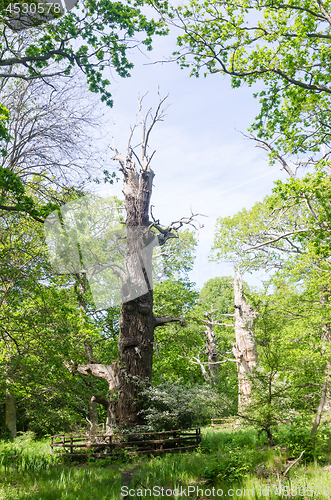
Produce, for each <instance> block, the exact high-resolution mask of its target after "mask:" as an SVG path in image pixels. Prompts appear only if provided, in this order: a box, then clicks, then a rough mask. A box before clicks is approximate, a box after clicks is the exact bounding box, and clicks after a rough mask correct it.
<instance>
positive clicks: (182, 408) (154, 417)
mask: <svg viewBox="0 0 331 500" xmlns="http://www.w3.org/2000/svg"><path fill="white" fill-rule="evenodd" d="M142 396H143V397H144V398H145V399H146V402H147V404H146V406H148V408H147V409H145V410H143V411H142V413H143V414H144V415H145V418H146V421H147V424H148V426H149V427H150V428H151V429H152V430H155V431H158V430H172V429H176V428H177V429H188V428H190V427H192V426H194V425H198V424H201V425H202V424H205V423H210V419H211V418H212V417H215V416H222V415H224V414H226V412H227V408H228V407H229V402H228V401H227V399H226V398H225V397H224V396H221V395H220V394H218V392H217V390H216V389H214V388H212V387H210V386H208V385H207V384H205V385H193V386H191V385H181V384H180V383H179V382H176V383H172V382H169V381H164V382H162V383H161V384H160V385H158V386H151V387H149V388H145V389H144V390H143V391H142Z"/></svg>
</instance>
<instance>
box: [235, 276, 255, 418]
mask: <svg viewBox="0 0 331 500" xmlns="http://www.w3.org/2000/svg"><path fill="white" fill-rule="evenodd" d="M233 289H234V302H235V313H234V317H235V324H234V330H235V334H236V342H235V344H233V354H234V356H235V358H236V361H237V369H238V391H239V395H238V412H239V413H240V412H242V410H243V408H244V406H245V405H246V404H247V403H249V402H250V393H251V382H250V380H249V377H248V375H249V374H250V373H252V370H253V368H254V367H255V366H256V365H257V358H258V355H257V347H256V341H255V339H254V319H255V317H256V313H255V312H254V310H253V308H252V306H251V305H250V304H246V299H245V295H244V292H243V284H242V278H241V275H240V273H239V271H238V272H235V276H234V282H233Z"/></svg>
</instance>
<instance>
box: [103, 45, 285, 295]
mask: <svg viewBox="0 0 331 500" xmlns="http://www.w3.org/2000/svg"><path fill="white" fill-rule="evenodd" d="M175 49H176V47H175V44H174V36H173V35H172V36H171V37H162V38H158V39H155V42H154V50H153V51H152V52H150V53H148V55H146V54H143V53H140V52H137V51H136V50H135V51H132V54H131V60H132V61H133V62H134V64H135V68H134V69H133V70H132V76H131V78H128V79H121V78H119V77H117V76H116V75H112V77H111V81H112V84H111V91H112V94H113V98H114V107H113V108H112V109H107V110H106V111H105V113H106V120H107V123H108V128H109V130H111V133H112V134H113V136H114V138H115V142H116V146H117V149H119V150H122V151H125V147H126V141H127V138H128V133H129V126H130V124H132V123H133V122H134V118H135V113H136V109H137V95H138V93H140V94H141V95H142V94H144V93H145V92H147V91H148V96H147V97H146V99H145V102H146V105H147V106H150V105H151V106H154V105H155V104H157V102H158V96H157V89H158V87H159V88H160V93H161V95H162V96H164V95H166V94H168V93H169V98H168V103H169V104H170V106H169V108H168V110H167V116H166V117H165V120H164V121H163V122H161V123H158V124H157V125H156V127H155V128H154V131H153V133H152V135H151V139H150V146H151V148H152V149H155V150H156V154H155V156H154V159H153V162H152V168H153V170H154V172H155V179H154V184H155V187H154V189H153V197H152V204H153V205H154V206H155V208H154V209H153V213H154V215H155V217H156V218H157V219H160V221H161V223H162V224H164V225H165V224H168V223H170V222H171V221H173V220H178V219H179V218H180V217H183V216H187V215H189V214H190V206H192V210H193V212H194V213H201V214H204V215H207V216H208V217H203V218H201V222H202V223H203V224H204V228H203V229H201V231H200V236H199V245H198V252H197V258H196V262H195V266H194V270H193V271H192V272H191V273H190V279H191V280H192V281H194V282H196V284H197V286H198V287H199V288H201V287H202V286H203V284H204V283H205V282H206V281H207V280H208V279H210V278H213V277H216V276H222V275H229V274H232V266H231V265H229V264H226V263H218V264H217V263H210V262H208V255H209V253H210V248H211V246H212V243H213V236H214V228H215V222H216V219H217V217H225V216H229V215H233V214H235V213H236V212H238V211H239V210H241V209H242V208H243V207H246V208H249V207H251V206H252V205H253V204H254V203H255V202H256V201H259V200H262V199H263V197H264V196H265V195H267V194H269V193H270V192H271V189H272V187H273V181H275V180H277V179H279V178H281V179H285V178H286V174H285V173H284V172H282V171H280V169H279V167H278V166H277V165H275V166H273V167H270V166H269V165H268V161H267V158H266V154H265V152H264V151H262V150H260V149H258V148H256V147H255V145H254V143H253V141H250V140H248V139H245V138H244V137H243V136H242V134H241V133H240V132H239V131H242V132H246V130H247V128H248V127H249V125H250V124H251V123H252V121H253V119H254V117H255V116H256V115H257V113H258V110H259V103H258V101H257V100H256V99H254V98H253V92H254V89H252V88H249V87H248V86H245V87H242V88H240V89H232V88H231V85H230V79H229V78H228V77H225V76H223V75H221V74H219V75H218V74H216V75H210V76H208V77H207V78H203V77H200V78H198V79H197V78H194V77H192V78H190V77H189V70H187V69H186V70H181V69H180V68H179V66H178V65H177V64H176V63H163V64H152V63H153V62H154V61H159V60H163V59H166V58H167V57H169V56H170V54H171V53H172V51H173V50H175ZM255 91H256V89H255ZM137 142H138V141H137ZM109 143H111V137H110V133H109ZM113 191H114V192H116V193H117V195H120V186H117V187H115V188H114V189H113ZM102 192H104V191H102ZM263 278H264V273H263V272H261V273H260V274H257V275H255V276H254V277H251V276H249V275H248V276H245V280H246V281H247V282H248V283H250V284H252V285H255V286H258V285H259V283H260V279H263Z"/></svg>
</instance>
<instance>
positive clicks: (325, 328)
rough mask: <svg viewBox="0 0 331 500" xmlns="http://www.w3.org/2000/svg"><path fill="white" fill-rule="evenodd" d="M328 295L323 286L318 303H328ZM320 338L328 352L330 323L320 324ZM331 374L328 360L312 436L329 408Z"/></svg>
mask: <svg viewBox="0 0 331 500" xmlns="http://www.w3.org/2000/svg"><path fill="white" fill-rule="evenodd" d="M329 296H330V292H329V290H328V288H327V287H324V289H323V290H322V293H321V296H320V303H321V304H322V305H325V304H328V303H329ZM321 340H322V342H323V344H324V349H323V350H324V352H325V351H328V352H329V353H330V341H331V325H330V324H329V323H324V324H323V325H322V334H321ZM330 374H331V363H330V361H328V362H327V364H326V367H325V370H324V380H323V384H322V392H321V397H320V400H319V404H318V408H317V412H316V416H315V420H314V423H313V427H312V429H311V435H312V436H313V435H314V434H315V433H316V431H317V429H318V427H319V424H320V423H321V419H322V415H323V412H324V411H325V409H329V408H330V399H329V394H328V392H329V390H328V389H329V387H328V385H329V377H330Z"/></svg>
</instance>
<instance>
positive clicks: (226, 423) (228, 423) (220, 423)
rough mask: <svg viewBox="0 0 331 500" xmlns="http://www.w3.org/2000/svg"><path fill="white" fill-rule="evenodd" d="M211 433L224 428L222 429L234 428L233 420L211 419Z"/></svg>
mask: <svg viewBox="0 0 331 500" xmlns="http://www.w3.org/2000/svg"><path fill="white" fill-rule="evenodd" d="M210 426H211V428H212V431H214V429H215V428H216V429H217V428H222V427H223V428H224V427H231V429H233V428H234V426H235V421H234V420H233V418H231V417H230V418H212V419H211V424H210Z"/></svg>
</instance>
